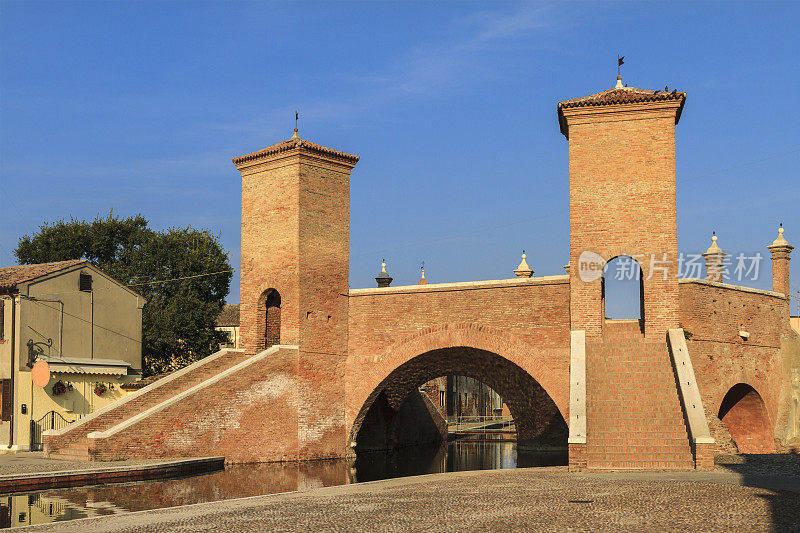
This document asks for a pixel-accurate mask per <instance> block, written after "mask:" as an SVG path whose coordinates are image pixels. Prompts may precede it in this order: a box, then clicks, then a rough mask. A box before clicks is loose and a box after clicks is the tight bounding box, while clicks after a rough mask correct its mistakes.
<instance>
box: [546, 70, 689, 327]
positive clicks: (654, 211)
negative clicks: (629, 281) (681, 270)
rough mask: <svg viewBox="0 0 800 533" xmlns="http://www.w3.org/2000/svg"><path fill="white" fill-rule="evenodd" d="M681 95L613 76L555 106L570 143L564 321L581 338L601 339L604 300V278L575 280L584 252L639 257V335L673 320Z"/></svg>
mask: <svg viewBox="0 0 800 533" xmlns="http://www.w3.org/2000/svg"><path fill="white" fill-rule="evenodd" d="M685 100H686V93H681V92H677V91H645V90H641V89H634V88H632V87H631V88H629V87H624V86H623V85H622V80H621V78H619V77H618V78H617V85H616V87H614V88H613V89H609V90H607V91H603V92H600V93H597V94H593V95H591V96H586V97H583V98H575V99H572V100H566V101H564V102H561V103H559V104H558V119H559V125H560V127H561V133H563V134H564V136H565V137H566V138H567V139H568V140H569V199H570V263H569V264H570V268H569V272H570V276H571V280H570V286H571V288H570V314H571V321H572V324H571V328H572V329H573V330H585V331H586V336H587V338H589V339H591V338H599V337H600V336H602V333H603V324H604V321H603V318H604V302H603V290H602V286H603V283H602V279H600V278H599V277H598V278H597V279H594V280H593V281H588V282H587V281H582V277H583V276H581V273H582V268H583V272H584V273H585V272H587V270H586V268H587V263H586V261H583V262H582V261H580V258H581V254H582V253H583V252H585V251H590V252H594V253H596V254H598V255H599V256H600V257H602V259H603V260H605V261H610V260H611V259H613V258H614V257H617V256H620V255H627V256H630V257H633V258H634V259H636V260H637V261H638V262H639V264H640V266H641V268H642V273H643V276H642V277H643V280H642V318H643V320H644V327H645V334H646V335H647V337H657V338H659V339H663V338H665V336H666V331H667V329H668V328H671V327H677V323H678V316H677V315H678V283H677V268H678V266H677V265H678V263H677V248H678V245H677V213H676V208H675V125H676V124H677V123H678V120H679V119H680V116H681V111H682V109H683V104H684V101H685ZM585 258H586V255H584V259H585ZM654 259H655V261H653V260H654ZM648 277H649V279H648Z"/></svg>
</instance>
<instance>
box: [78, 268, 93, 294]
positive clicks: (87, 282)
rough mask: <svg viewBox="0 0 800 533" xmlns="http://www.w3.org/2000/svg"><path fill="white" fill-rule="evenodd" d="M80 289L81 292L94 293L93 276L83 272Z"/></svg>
mask: <svg viewBox="0 0 800 533" xmlns="http://www.w3.org/2000/svg"><path fill="white" fill-rule="evenodd" d="M79 288H80V290H82V291H85V292H92V276H90V275H89V274H86V273H84V272H81V277H80V287H79Z"/></svg>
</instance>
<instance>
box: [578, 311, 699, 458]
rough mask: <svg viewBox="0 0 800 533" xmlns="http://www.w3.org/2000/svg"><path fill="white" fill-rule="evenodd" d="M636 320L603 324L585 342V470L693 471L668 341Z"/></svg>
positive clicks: (691, 456)
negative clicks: (598, 338) (649, 334)
mask: <svg viewBox="0 0 800 533" xmlns="http://www.w3.org/2000/svg"><path fill="white" fill-rule="evenodd" d="M635 322H636V321H624V322H622V321H607V323H606V326H605V328H604V338H603V341H602V342H589V341H587V342H586V387H587V391H586V392H587V395H586V398H587V400H586V410H587V413H586V414H587V437H586V444H587V452H586V453H587V462H586V464H587V467H588V468H589V469H590V470H599V469H615V470H622V469H642V470H657V469H670V470H682V469H693V468H694V458H693V455H692V451H691V447H690V443H689V435H688V430H687V427H686V422H685V420H684V414H683V409H682V407H681V403H680V398H679V395H678V394H679V393H678V389H677V385H676V382H675V375H674V372H673V369H672V362H671V359H670V354H669V351H668V347H667V344H666V342H655V341H650V340H645V339H644V337H643V336H642V334H641V329H640V328H639V325H638V323H635Z"/></svg>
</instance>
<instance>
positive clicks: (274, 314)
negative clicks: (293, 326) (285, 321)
mask: <svg viewBox="0 0 800 533" xmlns="http://www.w3.org/2000/svg"><path fill="white" fill-rule="evenodd" d="M261 300H262V302H263V303H262V306H263V312H264V349H265V350H266V349H267V348H269V347H270V346H274V345H276V344H280V343H281V295H280V293H279V292H278V291H276V290H275V289H268V290H266V291H265V292H264V294H263V295H262V297H261Z"/></svg>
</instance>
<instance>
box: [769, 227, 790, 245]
mask: <svg viewBox="0 0 800 533" xmlns="http://www.w3.org/2000/svg"><path fill="white" fill-rule="evenodd" d="M783 231H784V230H783V222H781V223H780V225H779V226H778V238H777V239H775V240H774V241H772V246H789V241H787V240H786V237H784V236H783ZM768 248H769V247H768Z"/></svg>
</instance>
